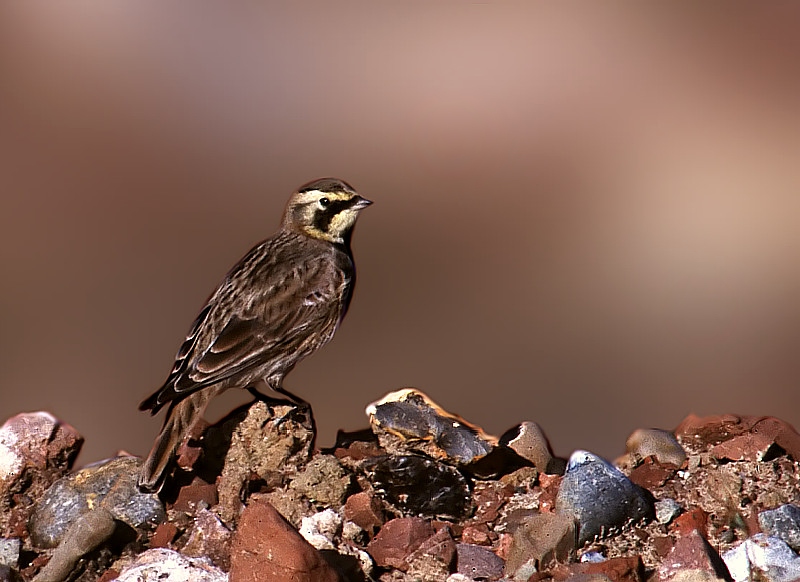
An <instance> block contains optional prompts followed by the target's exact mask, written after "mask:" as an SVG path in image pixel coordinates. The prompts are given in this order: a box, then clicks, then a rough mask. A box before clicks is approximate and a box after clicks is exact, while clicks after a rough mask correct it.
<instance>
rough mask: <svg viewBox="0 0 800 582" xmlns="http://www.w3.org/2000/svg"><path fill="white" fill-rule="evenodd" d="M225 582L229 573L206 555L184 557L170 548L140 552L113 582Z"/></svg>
mask: <svg viewBox="0 0 800 582" xmlns="http://www.w3.org/2000/svg"><path fill="white" fill-rule="evenodd" d="M165 580H168V581H169V582H228V575H227V574H226V573H225V572H223V571H222V570H220V569H219V568H217V567H215V566H214V565H213V564H212V563H211V561H210V560H208V558H187V557H186V556H184V555H182V554H179V553H178V552H175V551H173V550H168V549H166V548H154V549H152V550H147V551H146V552H144V553H142V554H139V555H138V556H137V557H136V561H134V562H133V563H132V564H131V565H130V566H128V567H127V568H125V569H124V570H122V572H121V573H120V575H119V577H117V578H115V579H114V580H113V581H112V582H164V581H165Z"/></svg>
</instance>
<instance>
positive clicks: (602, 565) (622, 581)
mask: <svg viewBox="0 0 800 582" xmlns="http://www.w3.org/2000/svg"><path fill="white" fill-rule="evenodd" d="M569 571H570V572H571V573H572V576H571V577H570V578H569V580H575V579H578V580H581V579H582V578H579V577H580V576H585V577H586V578H583V579H586V580H593V579H595V578H594V577H597V579H599V580H610V581H613V582H644V580H645V576H644V564H642V559H641V558H640V557H639V556H629V557H619V558H610V559H607V560H602V561H599V562H581V563H580V564H572V565H570V567H569Z"/></svg>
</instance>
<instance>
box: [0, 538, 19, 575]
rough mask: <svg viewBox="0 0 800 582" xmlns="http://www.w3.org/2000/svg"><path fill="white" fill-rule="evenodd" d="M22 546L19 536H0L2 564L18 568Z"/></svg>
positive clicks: (0, 560)
mask: <svg viewBox="0 0 800 582" xmlns="http://www.w3.org/2000/svg"><path fill="white" fill-rule="evenodd" d="M21 546H22V543H21V542H20V540H19V538H0V564H2V565H4V566H9V567H10V568H16V567H17V565H18V563H19V550H20V548H21Z"/></svg>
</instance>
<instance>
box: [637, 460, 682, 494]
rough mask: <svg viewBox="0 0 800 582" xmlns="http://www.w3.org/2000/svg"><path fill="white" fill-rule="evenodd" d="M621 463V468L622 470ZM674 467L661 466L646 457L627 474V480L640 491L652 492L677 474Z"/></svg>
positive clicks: (676, 469)
mask: <svg viewBox="0 0 800 582" xmlns="http://www.w3.org/2000/svg"><path fill="white" fill-rule="evenodd" d="M624 464H625V463H624V462H623V468H624ZM677 471H678V468H677V467H676V466H675V465H672V464H669V463H665V464H661V463H658V462H654V461H653V457H647V458H646V459H645V460H644V461H643V462H642V463H641V464H639V465H638V466H636V467H634V468H633V469H631V470H630V472H629V473H628V479H630V480H631V481H632V482H633V483H635V484H636V485H638V486H639V487H641V488H642V489H647V490H652V489H657V488H659V487H661V486H662V485H664V483H666V482H667V481H669V480H670V479H672V477H673V476H674V475H675V473H677Z"/></svg>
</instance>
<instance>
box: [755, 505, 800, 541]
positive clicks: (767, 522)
mask: <svg viewBox="0 0 800 582" xmlns="http://www.w3.org/2000/svg"><path fill="white" fill-rule="evenodd" d="M758 525H759V527H761V531H763V532H764V533H765V534H767V535H771V536H775V537H776V538H780V539H782V540H783V541H785V542H786V543H787V544H789V547H790V548H792V549H793V550H794V551H795V552H796V551H798V550H800V507H797V506H796V505H788V504H787V505H781V506H780V507H778V508H777V509H768V510H766V511H762V512H761V513H759V514H758Z"/></svg>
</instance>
